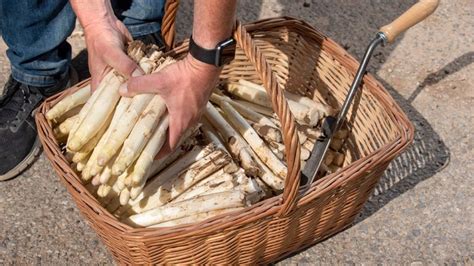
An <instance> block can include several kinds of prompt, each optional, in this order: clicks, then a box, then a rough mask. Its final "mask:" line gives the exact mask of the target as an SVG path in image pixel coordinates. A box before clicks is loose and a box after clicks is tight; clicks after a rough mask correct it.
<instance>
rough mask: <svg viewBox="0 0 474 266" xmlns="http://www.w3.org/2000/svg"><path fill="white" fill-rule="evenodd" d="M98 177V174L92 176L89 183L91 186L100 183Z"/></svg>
mask: <svg viewBox="0 0 474 266" xmlns="http://www.w3.org/2000/svg"><path fill="white" fill-rule="evenodd" d="M99 178H100V176H99V175H96V176H94V178H92V181H91V184H92V185H93V186H96V187H98V186H99V185H100V181H99Z"/></svg>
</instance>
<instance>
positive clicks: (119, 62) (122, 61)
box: [104, 49, 143, 78]
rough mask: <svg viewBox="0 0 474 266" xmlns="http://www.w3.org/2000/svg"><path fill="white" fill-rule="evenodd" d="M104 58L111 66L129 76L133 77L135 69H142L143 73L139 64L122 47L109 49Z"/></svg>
mask: <svg viewBox="0 0 474 266" xmlns="http://www.w3.org/2000/svg"><path fill="white" fill-rule="evenodd" d="M104 58H105V62H106V63H107V65H109V66H111V67H112V68H113V69H115V70H116V71H118V72H119V73H120V74H122V75H124V76H125V77H127V78H128V77H131V76H132V73H133V72H134V71H135V70H138V71H141V73H142V74H143V71H142V70H141V68H139V67H138V65H137V64H136V63H135V62H134V61H133V60H132V59H130V57H128V55H127V54H125V52H124V51H122V50H120V49H111V50H109V51H108V52H107V54H106V55H104Z"/></svg>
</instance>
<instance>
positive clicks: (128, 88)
mask: <svg viewBox="0 0 474 266" xmlns="http://www.w3.org/2000/svg"><path fill="white" fill-rule="evenodd" d="M170 82H171V81H170V78H169V75H166V73H165V72H159V73H154V74H150V75H144V76H140V77H132V78H130V79H129V80H128V82H126V83H124V84H122V86H120V94H121V95H122V96H125V97H132V96H135V95H137V94H142V93H154V94H156V93H157V94H160V93H162V92H163V91H164V90H165V89H166V88H169V84H170Z"/></svg>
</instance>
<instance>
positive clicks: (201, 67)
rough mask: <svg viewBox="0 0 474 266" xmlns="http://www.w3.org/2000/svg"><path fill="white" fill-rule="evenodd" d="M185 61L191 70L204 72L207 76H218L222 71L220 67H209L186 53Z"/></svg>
mask: <svg viewBox="0 0 474 266" xmlns="http://www.w3.org/2000/svg"><path fill="white" fill-rule="evenodd" d="M185 60H187V62H188V63H189V65H190V66H191V67H192V68H193V69H195V70H200V71H204V72H206V73H209V74H215V75H219V74H220V72H221V70H222V67H217V66H215V65H210V64H207V63H204V62H202V61H200V60H198V59H197V58H195V57H194V56H193V55H192V54H191V53H188V54H187V55H186V58H185Z"/></svg>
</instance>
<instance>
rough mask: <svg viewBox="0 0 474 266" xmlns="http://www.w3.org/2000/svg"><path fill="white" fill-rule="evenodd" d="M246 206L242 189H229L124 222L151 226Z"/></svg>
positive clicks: (170, 204) (176, 203)
mask: <svg viewBox="0 0 474 266" xmlns="http://www.w3.org/2000/svg"><path fill="white" fill-rule="evenodd" d="M244 206H246V198H245V194H244V193H243V192H242V191H238V190H237V191H227V192H221V193H217V194H209V195H205V196H200V197H197V198H193V199H190V200H187V201H181V202H175V203H169V204H168V205H166V206H162V207H157V208H155V209H151V210H149V211H147V212H144V213H140V214H135V215H132V216H130V217H128V218H126V219H124V220H123V222H125V223H127V224H129V225H133V226H150V225H153V224H158V223H162V222H165V221H170V220H175V219H179V218H182V217H185V216H188V215H193V214H195V213H203V212H209V211H215V210H221V209H229V208H237V207H244Z"/></svg>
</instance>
